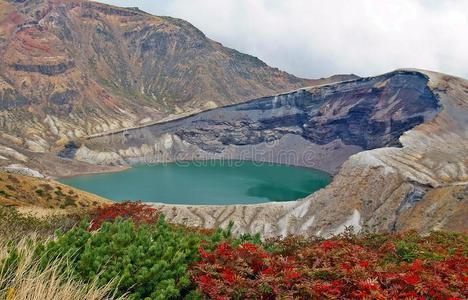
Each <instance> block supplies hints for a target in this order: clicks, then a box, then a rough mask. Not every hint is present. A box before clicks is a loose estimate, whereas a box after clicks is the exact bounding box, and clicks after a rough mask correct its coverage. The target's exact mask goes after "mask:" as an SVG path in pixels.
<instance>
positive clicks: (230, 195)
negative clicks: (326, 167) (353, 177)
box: [60, 160, 331, 205]
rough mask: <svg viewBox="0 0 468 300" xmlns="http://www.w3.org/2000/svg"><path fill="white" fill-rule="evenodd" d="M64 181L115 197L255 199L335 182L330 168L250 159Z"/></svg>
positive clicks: (293, 194) (281, 197) (279, 197)
mask: <svg viewBox="0 0 468 300" xmlns="http://www.w3.org/2000/svg"><path fill="white" fill-rule="evenodd" d="M60 181H61V182H62V183H65V184H68V185H71V186H74V187H76V188H79V189H82V190H85V191H88V192H91V193H94V194H97V195H100V196H103V197H106V198H108V199H111V200H115V201H123V200H141V201H144V202H163V203H171V204H190V205H191V204H193V205H195V204H253V203H263V202H269V201H287V200H295V199H299V198H303V197H305V196H307V195H309V194H311V193H313V192H314V191H316V190H318V189H321V188H323V187H324V186H326V185H327V184H328V183H330V181H331V177H330V175H328V174H327V173H325V172H322V171H318V170H314V169H307V168H299V167H292V166H286V165H279V164H270V163H258V162H250V161H216V160H211V161H191V162H179V163H170V164H153V165H144V166H143V165H142V166H136V167H133V168H131V169H128V170H125V171H123V172H118V173H106V174H95V175H86V176H77V177H72V178H67V179H62V180H60Z"/></svg>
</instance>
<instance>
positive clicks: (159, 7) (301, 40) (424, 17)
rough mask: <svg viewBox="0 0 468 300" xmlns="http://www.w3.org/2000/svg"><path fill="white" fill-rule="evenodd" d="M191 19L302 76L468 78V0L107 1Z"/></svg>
mask: <svg viewBox="0 0 468 300" xmlns="http://www.w3.org/2000/svg"><path fill="white" fill-rule="evenodd" d="M102 2H106V3H112V4H115V5H120V6H138V7H140V8H141V9H143V10H146V11H148V12H150V13H153V14H156V15H170V16H173V17H179V18H182V19H185V20H187V21H189V22H191V23H192V24H194V25H195V26H197V27H198V28H199V29H200V30H202V31H203V32H205V33H206V34H207V36H209V37H210V38H212V39H214V40H217V41H219V42H221V43H223V44H224V45H226V46H229V47H232V48H235V49H238V50H240V51H242V52H246V53H249V54H252V55H255V56H258V57H259V58H261V59H262V60H264V61H266V62H267V63H268V64H270V65H272V66H276V67H279V68H281V69H283V70H286V71H288V72H291V73H293V74H295V75H298V76H304V77H322V76H328V75H332V74H336V73H356V74H358V75H362V76H365V75H373V74H378V73H383V72H387V71H390V70H393V69H396V68H401V67H415V68H421V69H429V70H435V71H440V72H444V73H449V74H453V75H458V76H462V77H465V78H467V77H468V1H465V0H379V1H376V0H354V1H349V0H328V1H323V0H287V1H284V0H165V1H163V0H159V1H154V0H139V1H130V0H103V1H102Z"/></svg>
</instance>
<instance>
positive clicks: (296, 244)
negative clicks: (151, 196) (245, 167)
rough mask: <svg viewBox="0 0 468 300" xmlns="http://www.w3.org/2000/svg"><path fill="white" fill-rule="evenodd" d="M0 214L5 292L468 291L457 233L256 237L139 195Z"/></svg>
mask: <svg viewBox="0 0 468 300" xmlns="http://www.w3.org/2000/svg"><path fill="white" fill-rule="evenodd" d="M0 214H3V216H9V217H8V218H9V224H3V225H7V226H9V227H10V228H11V231H8V230H4V231H3V232H0V234H1V235H2V237H3V239H2V241H3V243H2V244H1V245H0V299H8V300H11V299H452V300H455V299H466V298H467V297H468V257H467V254H468V251H467V236H466V235H465V234H461V233H444V232H434V233H432V234H430V235H429V236H425V237H421V236H420V235H418V234H416V233H414V232H409V233H405V234H395V235H392V234H362V235H353V234H350V233H346V234H343V235H341V236H338V237H335V238H332V239H328V240H323V239H318V238H308V237H299V236H290V237H288V238H285V239H270V240H261V238H260V236H251V235H245V236H240V237H235V236H233V235H232V234H231V231H230V228H226V229H217V230H204V229H198V228H187V227H184V226H179V225H173V224H169V223H167V222H166V221H165V220H164V216H162V215H161V214H160V213H159V212H158V211H157V210H155V209H154V208H152V207H149V206H145V205H142V204H138V203H123V204H114V205H112V206H109V207H105V208H99V209H97V210H94V211H91V212H90V213H89V215H87V216H85V215H81V216H77V215H76V214H74V215H72V216H61V217H59V218H57V219H48V220H37V219H34V218H28V217H23V216H21V215H17V214H15V212H14V211H13V210H11V209H5V208H3V209H0ZM0 220H2V219H1V218H0ZM1 222H2V221H0V223H1ZM0 225H2V224H0ZM55 229H59V232H56V233H53V232H54V230H55ZM17 232H21V235H20V236H21V238H17V236H18V234H17ZM15 237H16V238H15ZM8 241H11V242H8Z"/></svg>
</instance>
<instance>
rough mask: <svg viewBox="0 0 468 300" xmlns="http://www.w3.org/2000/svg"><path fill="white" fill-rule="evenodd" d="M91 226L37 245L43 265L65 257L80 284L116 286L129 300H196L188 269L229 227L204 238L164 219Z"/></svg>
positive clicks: (227, 232) (201, 234)
mask: <svg viewBox="0 0 468 300" xmlns="http://www.w3.org/2000/svg"><path fill="white" fill-rule="evenodd" d="M89 228H90V227H89V223H86V222H84V223H83V224H82V225H81V226H79V227H76V228H73V229H72V230H70V231H69V232H67V233H65V234H60V235H59V236H58V238H57V239H56V240H55V241H51V242H49V243H47V244H45V245H42V246H40V247H38V248H37V254H38V255H39V256H40V257H41V263H42V265H43V266H44V267H45V266H46V265H47V264H48V263H49V262H50V261H52V260H56V259H57V258H58V257H65V256H66V260H67V261H68V262H69V265H68V267H69V268H70V269H71V270H73V272H74V273H75V274H76V276H77V278H78V279H79V280H81V281H85V282H91V281H92V280H94V279H95V278H96V277H98V278H99V284H100V285H102V286H104V285H106V284H108V283H109V282H115V283H116V284H117V286H118V291H119V295H124V294H128V296H129V299H174V298H178V299H179V298H184V297H186V298H190V299H196V298H197V292H196V291H195V285H194V284H193V283H192V281H191V277H190V273H189V267H190V265H191V264H193V263H194V262H195V261H197V260H198V259H199V248H200V246H203V247H204V248H209V249H214V247H215V246H214V245H215V244H216V243H217V242H218V241H221V240H224V239H227V238H229V237H230V236H229V235H230V230H229V229H228V230H218V231H216V232H215V233H213V234H211V235H207V234H203V233H200V232H197V231H189V230H187V229H186V228H183V227H178V226H173V225H171V224H168V223H167V222H166V221H165V219H164V217H161V218H159V220H158V221H157V223H155V224H143V225H141V224H140V225H139V226H136V225H135V224H134V223H133V221H132V220H131V219H128V220H124V219H121V218H117V219H116V220H115V221H114V222H113V223H110V222H105V223H104V224H103V225H102V226H101V228H100V229H99V230H98V231H89V230H88V229H89Z"/></svg>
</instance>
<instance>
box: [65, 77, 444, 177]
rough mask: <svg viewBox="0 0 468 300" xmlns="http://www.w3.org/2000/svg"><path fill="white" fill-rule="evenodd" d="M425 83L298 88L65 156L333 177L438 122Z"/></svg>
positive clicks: (93, 143) (106, 139)
mask: <svg viewBox="0 0 468 300" xmlns="http://www.w3.org/2000/svg"><path fill="white" fill-rule="evenodd" d="M427 82H428V78H427V77H426V76H425V75H423V74H421V73H417V72H408V71H397V72H393V73H389V74H385V75H382V76H378V77H373V78H366V79H358V80H353V81H347V82H342V83H338V84H332V85H327V86H323V87H317V88H312V89H301V90H298V91H295V92H292V93H287V94H282V95H277V96H272V97H265V98H261V99H256V100H253V101H250V102H247V103H243V104H237V105H232V106H228V107H223V108H217V109H213V110H210V111H206V112H202V113H199V114H197V115H193V116H189V117H186V118H184V119H178V120H175V121H170V122H166V123H162V124H155V125H151V126H146V127H141V128H136V129H131V130H125V131H121V132H117V133H114V134H110V135H102V136H99V137H94V138H90V139H89V140H87V141H85V142H84V146H85V147H86V151H83V149H85V148H82V150H81V151H79V153H78V155H76V154H77V151H76V150H78V148H79V147H78V146H76V145H75V144H74V142H72V143H70V144H68V145H67V146H66V147H65V148H64V149H63V150H62V151H61V152H60V155H61V156H62V157H67V158H77V159H81V160H85V161H88V162H93V161H92V159H91V160H90V159H89V158H90V157H91V156H92V157H94V158H95V157H97V156H98V155H96V153H94V154H93V155H90V152H97V153H101V154H100V155H99V157H101V158H102V159H103V161H94V163H103V164H110V163H113V164H125V163H130V164H132V163H136V162H140V163H141V162H144V161H147V162H149V161H151V162H153V161H173V160H187V159H211V158H214V159H221V158H224V159H255V160H267V161H274V162H281V163H287V164H291V165H301V166H309V167H318V168H321V169H323V170H326V171H329V172H335V171H336V169H337V168H338V167H339V165H340V164H341V163H342V162H343V161H344V160H345V159H346V158H347V157H348V156H350V155H352V154H354V153H356V152H359V151H361V150H363V149H364V150H367V149H374V148H380V147H386V146H396V145H399V143H398V139H399V137H400V136H401V134H402V133H403V132H405V131H407V130H409V129H411V128H413V127H414V126H416V125H418V124H421V123H423V122H424V121H427V120H430V119H431V118H433V117H434V116H435V115H436V113H437V111H438V109H439V105H438V101H437V99H436V97H435V96H434V94H433V93H432V92H431V90H430V89H429V88H428V86H427ZM103 153H109V155H110V153H114V154H113V155H112V158H113V159H114V160H113V161H112V160H110V156H109V158H105V157H106V155H104V154H103ZM115 154H118V155H115ZM103 155H104V156H103ZM103 157H104V158H103ZM321 161H327V162H328V165H324V164H323V163H321Z"/></svg>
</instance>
